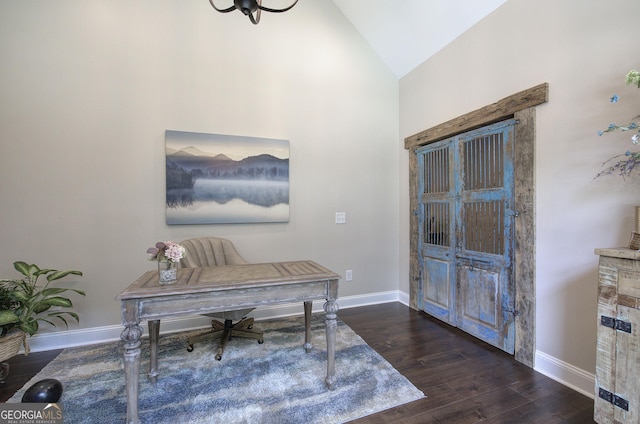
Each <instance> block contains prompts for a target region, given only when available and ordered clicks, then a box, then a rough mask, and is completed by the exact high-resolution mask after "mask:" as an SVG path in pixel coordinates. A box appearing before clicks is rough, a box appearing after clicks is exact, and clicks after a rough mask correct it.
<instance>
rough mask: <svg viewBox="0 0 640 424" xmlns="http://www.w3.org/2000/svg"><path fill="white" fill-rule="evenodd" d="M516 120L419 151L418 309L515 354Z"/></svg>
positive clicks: (444, 141)
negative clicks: (514, 218)
mask: <svg viewBox="0 0 640 424" xmlns="http://www.w3.org/2000/svg"><path fill="white" fill-rule="evenodd" d="M513 125H515V122H514V121H513V120H510V121H507V122H504V123H499V124H495V125H492V126H489V127H486V128H482V129H480V130H476V131H472V132H469V133H465V134H462V135H459V136H456V137H452V138H450V139H447V140H443V141H440V142H437V143H434V144H431V145H428V146H425V147H422V148H420V149H418V150H417V151H416V154H417V155H418V169H419V193H420V194H419V195H420V197H421V198H420V199H419V200H420V205H421V209H420V211H419V214H418V215H419V220H420V225H419V228H420V231H421V234H420V237H419V249H420V252H421V256H420V259H421V263H420V266H421V270H422V274H421V284H419V287H418V303H419V305H418V306H419V307H420V308H421V309H422V310H424V311H426V312H427V313H429V314H431V315H434V316H436V317H438V318H440V319H442V320H443V321H446V322H448V323H450V324H452V325H455V326H457V327H459V328H462V329H463V330H465V331H467V332H469V333H470V334H473V335H475V336H476V337H479V338H481V339H482V340H485V341H487V342H488V343H491V344H493V345H494V346H497V347H500V348H501V349H503V350H505V351H507V352H510V353H513V351H514V344H515V334H514V315H513V313H514V288H513V281H512V274H513V270H512V261H511V256H512V244H513V235H512V232H513V231H512V228H513V225H512V221H513V217H514V216H515V215H516V214H515V213H514V211H513V210H512V204H513V185H514V184H513V145H514V143H513Z"/></svg>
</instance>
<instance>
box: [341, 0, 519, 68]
mask: <svg viewBox="0 0 640 424" xmlns="http://www.w3.org/2000/svg"><path fill="white" fill-rule="evenodd" d="M506 1H507V0H481V1H480V0H333V2H334V3H335V4H336V6H337V7H338V8H339V9H340V10H341V11H342V13H343V14H344V15H345V16H346V17H347V19H349V21H351V23H352V24H353V26H354V27H355V28H356V29H357V30H358V31H359V32H360V33H361V34H362V36H363V37H364V38H365V39H366V40H367V42H368V43H369V44H370V45H371V47H372V48H373V49H374V50H375V51H376V52H377V53H378V55H380V57H381V58H382V60H383V61H384V62H385V63H386V64H387V66H389V68H390V69H391V71H392V72H393V73H394V74H395V75H396V77H398V78H402V77H403V76H405V75H406V74H407V73H409V72H411V71H412V70H413V69H414V68H415V67H416V66H418V65H420V64H421V63H422V62H424V61H425V60H427V59H428V58H429V57H431V56H432V55H434V54H435V53H437V52H438V51H439V50H440V49H442V48H443V47H444V46H446V45H447V44H449V43H450V42H451V41H453V40H454V39H456V38H457V37H458V36H459V35H460V34H462V33H463V32H465V31H466V30H467V29H469V28H471V27H472V26H473V25H474V24H475V23H477V22H478V21H480V20H481V19H482V18H484V17H485V16H487V15H488V14H489V13H491V12H492V11H494V10H495V9H496V8H498V7H499V6H500V5H502V4H503V3H505V2H506Z"/></svg>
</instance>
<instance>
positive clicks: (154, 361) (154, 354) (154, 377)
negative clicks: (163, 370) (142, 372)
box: [147, 320, 160, 384]
mask: <svg viewBox="0 0 640 424" xmlns="http://www.w3.org/2000/svg"><path fill="white" fill-rule="evenodd" d="M148 324H149V373H148V374H147V377H148V378H149V381H150V382H151V383H153V384H156V382H157V381H158V335H159V334H160V320H155V321H149V323H148Z"/></svg>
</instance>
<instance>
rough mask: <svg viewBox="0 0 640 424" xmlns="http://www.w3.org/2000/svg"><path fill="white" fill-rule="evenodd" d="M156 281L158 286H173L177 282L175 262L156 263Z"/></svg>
mask: <svg viewBox="0 0 640 424" xmlns="http://www.w3.org/2000/svg"><path fill="white" fill-rule="evenodd" d="M158 281H159V282H160V284H173V283H175V282H176V281H178V268H177V266H176V262H171V261H166V262H165V261H160V262H158Z"/></svg>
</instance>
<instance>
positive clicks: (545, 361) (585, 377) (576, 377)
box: [534, 350, 595, 399]
mask: <svg viewBox="0 0 640 424" xmlns="http://www.w3.org/2000/svg"><path fill="white" fill-rule="evenodd" d="M535 361H536V366H535V368H534V369H535V370H536V371H538V372H539V373H541V374H544V375H546V376H547V377H549V378H552V379H554V380H556V381H557V382H559V383H561V384H564V385H565V386H567V387H569V388H571V389H573V390H575V391H576V392H580V393H582V394H583V395H585V396H588V397H590V398H591V399H593V398H594V394H595V389H594V387H595V376H594V375H593V374H591V373H588V372H586V371H585V370H583V369H580V368H577V367H575V366H573V365H571V364H569V363H566V362H564V361H561V360H560V359H558V358H555V357H553V356H551V355H548V354H546V353H544V352H540V351H539V350H537V351H536V358H535Z"/></svg>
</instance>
